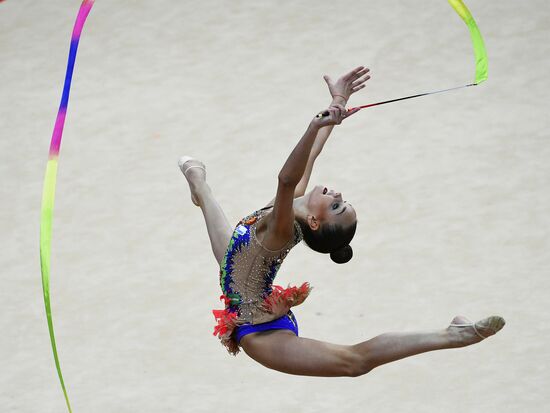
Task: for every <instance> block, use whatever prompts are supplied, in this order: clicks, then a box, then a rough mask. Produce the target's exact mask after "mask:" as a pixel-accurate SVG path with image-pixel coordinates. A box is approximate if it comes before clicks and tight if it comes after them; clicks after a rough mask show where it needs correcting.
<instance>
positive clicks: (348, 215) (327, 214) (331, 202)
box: [307, 185, 357, 229]
mask: <svg viewBox="0 0 550 413" xmlns="http://www.w3.org/2000/svg"><path fill="white" fill-rule="evenodd" d="M307 207H308V211H309V214H311V215H312V216H314V217H315V218H316V220H318V221H319V222H320V223H328V224H333V225H342V226H344V227H348V226H350V225H352V224H353V223H355V221H357V214H356V213H355V209H354V208H353V207H352V206H351V204H349V203H348V202H346V201H344V199H343V198H342V194H341V193H339V192H335V191H334V190H332V189H329V188H327V187H326V186H322V185H317V186H316V187H315V188H313V189H312V190H311V192H310V193H309V196H308V201H307ZM308 221H310V220H308ZM310 226H311V222H310ZM312 229H315V228H312Z"/></svg>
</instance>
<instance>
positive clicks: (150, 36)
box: [0, 0, 550, 413]
mask: <svg viewBox="0 0 550 413" xmlns="http://www.w3.org/2000/svg"><path fill="white" fill-rule="evenodd" d="M468 6H469V7H470V9H471V10H472V13H473V15H474V16H475V18H476V19H477V22H478V24H479V26H480V28H481V31H482V33H483V35H484V37H485V41H486V44H487V49H488V53H489V70H490V72H489V80H488V81H487V82H486V83H485V84H483V85H482V86H480V87H478V88H470V89H466V90H463V91H459V92H456V93H448V94H444V95H438V96H430V97H427V98H423V99H417V100H415V101H409V102H407V103H396V104H392V105H388V106H382V107H379V108H374V109H371V110H368V111H364V112H361V113H359V114H357V115H356V116H354V117H353V118H351V119H350V120H348V121H347V122H346V123H345V124H344V125H342V126H341V127H339V128H338V129H337V130H335V132H334V134H333V137H332V138H331V140H330V141H329V143H328V144H327V147H326V151H325V152H324V153H323V154H322V156H321V157H320V159H319V161H318V164H317V167H316V169H315V171H314V174H313V178H312V182H313V183H323V184H326V185H327V186H330V187H333V188H336V189H338V190H340V191H341V192H342V193H343V194H344V197H345V198H346V199H348V200H350V201H351V202H352V203H353V205H354V206H355V207H356V209H357V211H358V214H359V220H360V222H359V226H358V233H357V236H356V237H355V240H354V241H353V243H352V245H353V248H354V251H355V257H354V259H353V260H352V261H351V262H350V263H349V264H347V265H345V266H337V265H335V264H332V263H331V262H330V260H329V259H328V257H326V256H322V255H318V254H316V253H313V252H312V251H310V250H308V249H307V248H306V247H304V246H300V247H297V248H296V249H295V250H294V252H293V254H291V255H290V256H289V258H288V259H287V260H286V262H285V265H284V267H283V268H282V270H281V271H280V276H279V282H280V283H281V284H286V283H289V282H292V283H300V282H302V281H305V280H308V281H310V282H311V283H312V284H313V285H314V287H315V290H314V292H313V293H312V295H311V297H310V298H309V299H308V300H307V302H306V303H305V304H304V305H303V306H302V307H299V308H297V309H296V314H297V317H298V320H299V323H300V327H301V334H302V335H304V336H308V337H314V338H319V339H324V340H330V341H333V342H338V343H354V342H358V341H360V340H365V339H367V338H370V337H372V336H374V335H377V334H379V333H382V332H384V331H399V330H414V329H429V328H440V327H444V326H446V324H447V323H448V322H449V321H450V320H451V318H452V317H453V316H454V315H456V314H465V315H468V316H470V317H472V318H481V317H484V316H487V315H490V314H500V315H502V316H504V317H505V318H506V320H507V322H508V324H507V326H506V327H505V329H504V330H503V331H502V332H501V333H500V334H499V335H498V336H497V337H494V338H492V339H490V340H487V342H485V343H482V344H481V345H478V346H473V347H469V348H466V349H461V350H453V351H445V352H436V353H430V354H425V355H421V356H418V357H416V358H411V359H407V360H404V361H402V362H399V363H395V364H393V365H389V366H385V367H383V368H380V369H378V370H375V371H374V372H372V373H371V374H369V375H367V376H364V377H362V378H356V379H318V378H303V377H293V376H287V375H284V374H280V373H277V372H273V371H269V370H267V369H265V368H263V367H261V366H259V365H257V364H255V363H254V362H253V361H251V360H250V359H248V358H247V357H246V356H245V355H244V354H243V355H239V356H238V357H237V358H232V357H230V356H229V355H228V354H226V353H225V351H224V349H223V348H222V347H221V346H220V344H219V343H218V342H217V340H216V339H215V338H214V337H213V336H212V335H211V331H212V327H213V321H214V320H213V317H212V315H211V312H210V311H211V309H212V308H220V305H221V303H219V302H218V300H217V298H218V296H219V294H220V291H219V287H218V284H217V268H216V264H215V262H214V260H213V257H212V256H211V252H210V248H209V246H208V239H207V235H206V231H205V228H204V223H203V222H202V216H201V214H200V211H199V209H197V208H195V207H193V205H192V204H191V203H190V201H189V191H188V189H187V184H186V182H185V180H184V178H183V177H182V176H181V173H180V172H179V170H178V168H177V159H178V157H179V156H180V155H183V154H191V155H193V156H195V157H198V158H200V159H202V160H203V161H204V162H205V163H206V165H207V167H208V179H209V181H210V183H211V186H212V188H213V190H214V191H215V193H216V194H217V196H218V197H219V201H220V202H221V204H222V205H223V207H224V208H225V210H226V213H227V215H228V217H229V218H230V220H231V222H232V223H235V222H236V221H237V220H238V219H239V218H240V217H241V216H244V215H245V214H247V213H249V212H250V211H252V210H254V209H256V208H259V207H261V206H263V205H264V204H265V202H267V201H268V200H269V199H270V198H271V197H272V196H273V195H274V191H275V185H276V174H277V172H278V171H279V169H280V167H281V166H282V164H283V162H284V160H285V159H286V156H288V154H289V153H290V150H291V149H292V147H293V146H294V144H295V143H296V142H297V140H298V139H299V137H300V136H301V133H302V132H303V130H304V129H305V127H306V125H307V122H308V121H309V119H310V118H311V116H312V115H313V114H314V113H316V112H317V111H318V110H320V109H322V108H323V107H324V106H326V105H327V104H328V102H329V99H327V97H328V94H327V91H326V90H325V89H326V88H325V85H324V82H323V80H322V77H321V76H322V75H323V74H324V73H329V74H331V75H334V76H336V75H339V74H341V73H344V72H345V71H347V70H349V69H351V68H353V67H355V66H356V65H359V64H365V65H368V66H369V67H370V68H371V69H372V80H371V81H370V83H369V86H368V88H367V89H365V90H363V91H361V93H360V94H357V95H356V96H354V97H353V98H352V101H351V102H350V104H351V105H353V104H362V103H368V102H374V101H377V100H383V99H387V98H393V97H399V96H403V95H406V94H413V93H417V92H422V91H425V90H433V89H437V88H445V87H451V86H455V85H460V84H464V83H468V82H470V81H471V80H472V78H473V71H474V63H473V52H472V48H471V44H470V40H469V34H468V32H467V28H466V26H465V25H464V24H463V22H462V21H461V20H459V19H458V17H457V16H456V15H455V13H454V12H453V11H452V9H451V8H450V7H449V6H448V4H447V2H446V1H443V0H424V1H422V2H402V1H396V0H391V1H388V0H371V1H368V2H367V1H360V2H357V1H353V2H351V1H338V2H335V1H330V2H329V1H325V0H316V1H311V0H307V1H300V2H291V1H251V0H248V1H245V0H235V1H231V2H229V1H213V0H208V1H201V2H198V1H197V2H191V1H179V2H175V1H167V0H162V1H158V0H157V1H148V2H146V1H141V0H140V1H117V2H112V1H110V2H107V1H97V2H96V4H95V6H94V9H93V10H92V12H91V14H90V16H89V19H88V22H87V25H86V27H85V29H84V33H83V36H82V40H81V43H80V49H79V56H78V58H77V64H76V70H75V75H74V81H73V89H72V95H71V101H70V104H69V112H68V117H67V123H66V128H65V134H64V140H63V145H62V150H61V158H60V164H59V165H60V167H59V175H58V188H57V198H56V208H55V213H54V215H55V220H54V238H53V244H52V251H53V256H52V280H51V288H52V305H53V312H54V321H55V328H56V332H57V339H58V346H59V350H60V357H61V362H62V368H63V371H64V374H65V379H66V383H67V386H68V390H69V395H70V398H71V401H72V403H73V407H74V411H75V412H116V413H125V412H160V411H162V412H212V411H214V409H215V408H223V409H224V410H227V411H237V410H238V411H240V412H243V413H244V412H256V411H259V410H258V404H260V403H262V404H264V405H266V406H265V409H266V411H267V409H269V411H272V412H283V411H285V412H331V411H338V412H342V413H343V412H358V411H376V412H411V411H421V412H441V411H445V412H518V411H524V412H543V411H546V408H547V405H548V402H550V396H548V392H547V390H548V388H549V385H550V373H549V370H548V368H547V367H548V365H549V363H550V351H549V350H548V344H547V341H548V340H549V339H550V327H549V320H548V311H547V304H548V298H549V293H548V290H549V287H550V281H549V277H548V275H549V270H548V267H549V265H550V254H549V253H548V248H549V242H548V235H549V229H550V218H549V216H548V211H549V210H550V192H549V189H548V188H549V184H550V162H549V158H550V143H549V133H548V127H549V121H548V115H547V114H548V105H547V99H548V95H549V92H550V87H549V86H550V84H549V80H548V69H549V64H550V50H549V42H548V39H549V36H550V28H549V25H548V22H549V21H550V10H549V6H548V2H546V1H544V0H537V1H534V0H531V1H524V2H517V1H512V0H502V1H481V0H470V1H468ZM78 7H79V2H78V1H76V0H71V1H69V0H52V1H47V2H46V1H41V2H36V1H29V0H18V1H16V0H11V1H10V0H8V1H5V2H2V3H1V4H0V82H1V83H0V85H1V86H0V131H1V139H0V151H1V154H2V162H0V173H1V176H2V185H1V186H0V197H1V200H2V208H1V209H0V228H1V238H0V240H1V252H0V264H1V268H2V271H1V275H0V282H1V285H2V287H1V288H0V300H1V303H2V304H1V310H0V331H2V334H1V336H0V337H1V338H0V354H2V366H1V368H0V411H2V412H38V411H40V412H62V411H64V410H65V406H64V400H63V397H62V393H61V390H60V387H59V383H58V381H57V376H56V372H55V368H54V364H53V358H52V355H51V350H50V348H49V346H50V344H49V338H48V334H47V328H46V321H45V315H44V308H43V301H42V290H41V283H40V267H39V254H38V232H39V210H40V201H41V192H42V180H43V174H44V169H45V164H46V159H47V153H48V146H49V141H50V136H51V131H52V129H53V123H54V119H55V115H56V113H57V106H58V103H59V98H60V93H61V87H62V82H63V78H64V73H65V65H66V58H67V52H68V46H69V38H70V32H71V29H72V26H73V23H74V19H75V16H76V12H77V10H78Z"/></svg>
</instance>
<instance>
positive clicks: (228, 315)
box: [212, 282, 311, 356]
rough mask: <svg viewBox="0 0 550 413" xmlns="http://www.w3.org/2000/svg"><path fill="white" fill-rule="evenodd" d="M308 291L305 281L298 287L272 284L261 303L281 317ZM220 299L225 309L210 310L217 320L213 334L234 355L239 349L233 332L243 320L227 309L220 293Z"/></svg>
mask: <svg viewBox="0 0 550 413" xmlns="http://www.w3.org/2000/svg"><path fill="white" fill-rule="evenodd" d="M310 292H311V287H310V285H309V283H307V282H306V283H303V284H302V285H301V286H300V287H290V286H288V288H283V287H281V286H280V285H274V286H273V291H272V292H271V294H270V295H269V296H268V297H267V298H266V299H265V301H264V303H263V308H264V309H265V311H267V312H269V313H271V314H274V315H275V316H276V317H275V318H278V317H282V316H284V315H285V314H286V313H288V311H289V310H290V308H291V307H295V306H297V305H300V304H302V303H303V302H304V301H305V299H306V298H307V296H308V295H309V293H310ZM220 300H223V301H224V302H225V306H226V308H225V310H212V313H213V314H214V318H215V319H216V321H217V324H216V326H214V333H213V334H214V335H215V336H218V338H219V339H220V341H221V342H222V344H223V345H224V346H225V347H226V348H227V351H229V353H231V354H233V355H234V356H236V355H237V353H239V351H240V350H239V345H238V344H237V341H236V340H235V337H234V334H233V333H234V332H235V328H236V327H237V326H239V325H240V324H242V323H243V322H242V321H240V320H239V318H238V315H237V312H235V311H231V310H230V309H229V299H228V298H227V297H226V296H225V295H222V296H221V297H220ZM275 318H274V319H275Z"/></svg>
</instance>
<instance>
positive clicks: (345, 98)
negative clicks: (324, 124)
mask: <svg viewBox="0 0 550 413" xmlns="http://www.w3.org/2000/svg"><path fill="white" fill-rule="evenodd" d="M336 96H338V97H341V98H342V99H344V100H346V101H347V100H348V98H347V97H345V96H342V95H337V94H334V95H332V98H333V99H334V97H336Z"/></svg>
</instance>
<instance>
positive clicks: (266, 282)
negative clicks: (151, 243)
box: [214, 207, 310, 354]
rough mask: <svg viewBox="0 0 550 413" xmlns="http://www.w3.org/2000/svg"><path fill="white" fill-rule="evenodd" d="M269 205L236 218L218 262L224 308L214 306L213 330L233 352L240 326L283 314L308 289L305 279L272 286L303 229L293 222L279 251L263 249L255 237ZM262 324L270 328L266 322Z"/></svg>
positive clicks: (265, 327)
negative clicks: (295, 283) (292, 284)
mask: <svg viewBox="0 0 550 413" xmlns="http://www.w3.org/2000/svg"><path fill="white" fill-rule="evenodd" d="M271 208H272V207H266V208H263V209H260V210H258V211H255V212H253V213H252V214H250V215H248V216H247V217H245V218H243V219H242V220H241V221H240V222H239V224H238V225H237V227H236V228H235V230H234V232H233V235H232V237H231V240H230V242H229V246H228V248H227V250H226V253H225V256H224V258H223V260H222V262H221V264H220V286H221V289H222V292H223V295H222V297H221V298H222V299H223V300H224V301H225V310H214V316H215V318H216V320H217V321H218V324H217V325H216V327H215V329H214V334H215V335H217V336H218V337H219V338H220V340H221V341H222V344H224V345H225V346H226V347H227V349H228V350H229V352H230V353H233V354H237V353H238V351H239V347H238V342H237V339H236V333H237V331H236V330H238V329H239V326H241V327H242V326H245V325H257V324H264V323H269V322H273V321H274V320H277V319H279V318H281V317H284V316H285V315H286V314H287V313H289V309H290V307H292V306H296V305H298V304H301V303H302V302H303V301H304V300H305V299H306V297H307V295H308V294H309V291H310V287H309V284H308V283H304V284H302V286H300V287H289V288H286V289H283V288H282V287H279V286H273V280H274V279H275V276H276V275H277V271H278V270H279V268H280V266H281V264H282V262H283V260H284V258H285V257H286V256H287V254H288V253H289V252H290V250H291V249H292V248H293V247H294V246H295V245H296V244H298V243H299V242H300V241H301V240H302V231H301V229H300V225H299V224H298V223H297V222H294V237H293V239H291V240H290V241H289V242H288V244H287V245H285V246H284V247H283V248H281V249H280V250H278V251H271V250H268V249H266V248H265V247H264V246H263V245H262V244H261V243H260V241H259V240H258V239H257V238H256V228H257V225H258V223H259V222H260V220H261V219H262V218H263V217H264V216H266V215H267V214H268V213H269V212H270V209H271ZM263 327H264V330H265V329H270V328H269V324H264V325H263ZM273 328H281V327H273ZM282 328H284V327H282Z"/></svg>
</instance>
